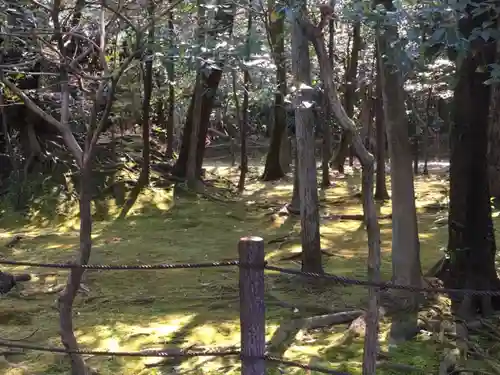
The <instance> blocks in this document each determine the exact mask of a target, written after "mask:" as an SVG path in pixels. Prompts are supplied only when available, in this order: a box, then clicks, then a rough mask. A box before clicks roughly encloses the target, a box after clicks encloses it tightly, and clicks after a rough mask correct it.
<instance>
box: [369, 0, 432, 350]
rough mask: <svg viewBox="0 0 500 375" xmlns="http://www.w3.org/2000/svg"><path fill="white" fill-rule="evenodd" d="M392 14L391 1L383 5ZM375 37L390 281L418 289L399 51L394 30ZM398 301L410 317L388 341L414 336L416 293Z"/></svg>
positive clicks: (395, 327) (398, 322) (389, 28)
mask: <svg viewBox="0 0 500 375" xmlns="http://www.w3.org/2000/svg"><path fill="white" fill-rule="evenodd" d="M384 5H385V6H386V9H387V10H388V11H393V10H394V6H393V5H392V1H390V2H386V3H385V4H384ZM377 34H378V46H379V48H380V50H379V53H380V55H381V56H388V61H382V59H380V62H381V63H382V64H381V65H382V66H381V67H380V72H381V84H382V85H381V86H382V96H383V100H384V115H385V116H384V117H385V120H386V123H387V135H388V141H389V153H390V158H391V160H390V165H391V190H392V278H393V281H394V282H395V283H397V284H401V285H411V286H416V287H418V286H420V285H421V281H422V276H421V266H420V243H419V239H418V227H417V213H416V207H415V188H414V185H413V173H412V170H411V159H412V157H411V147H410V142H409V139H408V133H409V132H408V126H409V124H408V120H407V118H406V107H405V101H404V100H405V99H404V98H405V93H404V82H403V75H402V71H401V67H398V66H394V65H393V63H392V62H394V61H397V58H396V57H394V53H393V51H394V49H395V48H402V47H401V45H400V43H399V35H398V31H397V27H396V26H393V25H389V26H385V27H384V29H383V30H380V32H378V33H377ZM398 295H399V296H400V297H401V299H400V301H401V302H402V303H404V304H405V305H406V306H405V309H406V310H407V311H409V312H410V314H409V315H408V316H406V317H404V318H403V319H401V320H399V319H395V320H393V324H392V326H391V339H392V340H394V341H396V342H397V341H400V340H404V339H406V338H408V336H409V335H410V334H415V333H416V326H417V306H418V302H419V294H418V293H412V292H406V291H405V292H401V293H398Z"/></svg>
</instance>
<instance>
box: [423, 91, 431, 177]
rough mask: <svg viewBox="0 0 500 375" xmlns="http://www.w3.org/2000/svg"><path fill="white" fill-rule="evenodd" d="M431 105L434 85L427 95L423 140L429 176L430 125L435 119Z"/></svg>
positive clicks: (425, 170) (425, 165)
mask: <svg viewBox="0 0 500 375" xmlns="http://www.w3.org/2000/svg"><path fill="white" fill-rule="evenodd" d="M431 105H432V87H431V88H429V94H428V97H427V106H426V110H425V112H426V115H427V116H426V122H425V124H424V131H423V133H424V135H423V136H424V139H423V142H422V153H423V157H424V170H423V172H422V173H423V174H424V176H428V175H429V168H428V166H427V162H428V161H429V127H430V126H431V125H432V121H433V116H432V114H431V111H432V109H431Z"/></svg>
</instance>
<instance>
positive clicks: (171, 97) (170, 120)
mask: <svg viewBox="0 0 500 375" xmlns="http://www.w3.org/2000/svg"><path fill="white" fill-rule="evenodd" d="M173 17H174V16H173V12H171V11H170V12H168V14H167V27H168V36H169V45H170V46H172V45H173V39H172V38H173V37H174V22H173ZM169 55H170V56H169V59H168V62H167V79H168V117H167V124H166V125H167V126H166V129H165V130H166V138H167V142H166V143H167V144H166V151H165V157H166V158H167V159H172V158H173V157H174V112H175V90H174V80H175V66H174V60H173V56H172V54H169Z"/></svg>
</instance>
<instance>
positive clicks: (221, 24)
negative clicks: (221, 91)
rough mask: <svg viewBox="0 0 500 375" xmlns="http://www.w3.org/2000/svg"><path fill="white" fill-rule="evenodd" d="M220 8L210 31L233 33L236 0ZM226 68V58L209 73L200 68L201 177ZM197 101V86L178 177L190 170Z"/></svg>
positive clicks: (198, 153)
mask: <svg viewBox="0 0 500 375" xmlns="http://www.w3.org/2000/svg"><path fill="white" fill-rule="evenodd" d="M218 5H219V9H218V11H217V14H216V16H215V20H216V22H215V25H214V30H215V31H213V32H210V33H207V34H210V36H211V37H213V38H216V37H217V35H220V34H222V33H229V34H230V33H232V29H233V21H234V9H235V3H234V2H232V1H231V2H230V1H228V2H223V1H222V0H221V1H219V2H218ZM223 67H224V62H223V61H218V62H217V67H215V66H214V67H212V68H211V70H210V73H209V74H208V76H207V75H206V73H205V72H201V71H199V72H198V74H197V76H199V77H197V79H199V80H200V81H201V82H202V85H203V87H204V88H205V90H204V92H203V96H202V98H201V114H200V128H199V131H198V144H197V150H196V175H197V177H198V178H200V177H201V168H202V164H203V158H204V155H205V140H206V138H207V132H208V124H209V120H210V115H211V114H212V110H213V106H214V99H215V94H216V92H217V89H218V88H219V83H220V80H221V78H222V69H223ZM195 100H196V88H195V89H194V92H193V94H192V96H191V102H190V103H189V108H188V111H187V114H186V121H185V124H184V131H183V133H182V141H181V148H180V152H179V158H178V159H177V162H176V163H175V166H174V169H173V171H172V174H173V175H174V176H176V177H179V178H185V177H186V173H187V162H188V157H189V145H190V137H191V133H192V131H193V120H194V117H193V115H194V103H195Z"/></svg>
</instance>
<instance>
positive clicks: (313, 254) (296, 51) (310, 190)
mask: <svg viewBox="0 0 500 375" xmlns="http://www.w3.org/2000/svg"><path fill="white" fill-rule="evenodd" d="M296 5H297V12H304V10H305V6H306V4H305V1H303V2H299V1H297V2H296ZM292 71H293V74H294V81H295V85H296V87H297V89H298V94H297V97H296V98H295V103H294V104H295V132H296V137H297V158H298V162H299V163H298V166H296V168H297V167H298V176H299V195H300V224H301V242H302V271H304V272H315V273H323V266H322V264H321V244H320V236H319V210H318V187H317V184H318V183H317V177H316V158H315V152H314V150H315V147H314V143H315V142H314V122H313V113H312V109H311V108H310V106H308V105H307V103H311V102H312V101H313V97H314V93H313V89H312V87H311V61H310V56H309V41H308V39H307V37H306V36H305V34H304V31H303V30H302V28H301V27H300V25H299V23H298V22H294V23H293V26H292Z"/></svg>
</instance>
